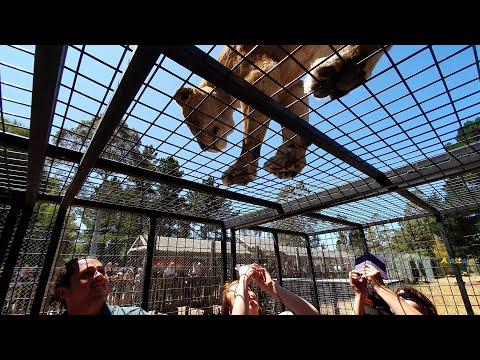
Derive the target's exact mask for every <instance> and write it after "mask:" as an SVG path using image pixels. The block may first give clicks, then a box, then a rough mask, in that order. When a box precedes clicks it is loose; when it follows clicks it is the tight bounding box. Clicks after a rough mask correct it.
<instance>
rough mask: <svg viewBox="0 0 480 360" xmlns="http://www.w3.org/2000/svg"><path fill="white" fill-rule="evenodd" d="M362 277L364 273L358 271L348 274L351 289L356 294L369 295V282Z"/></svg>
mask: <svg viewBox="0 0 480 360" xmlns="http://www.w3.org/2000/svg"><path fill="white" fill-rule="evenodd" d="M362 275H363V274H362V271H358V270H352V271H350V272H349V273H348V279H349V281H350V287H351V288H352V290H353V292H354V293H355V294H367V284H368V281H367V279H365V278H364V277H363V276H362Z"/></svg>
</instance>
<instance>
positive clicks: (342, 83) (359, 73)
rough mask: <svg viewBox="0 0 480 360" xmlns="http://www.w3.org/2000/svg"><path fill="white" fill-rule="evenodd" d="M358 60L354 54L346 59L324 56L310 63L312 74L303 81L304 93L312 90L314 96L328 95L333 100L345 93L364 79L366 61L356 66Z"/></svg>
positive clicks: (322, 96)
mask: <svg viewBox="0 0 480 360" xmlns="http://www.w3.org/2000/svg"><path fill="white" fill-rule="evenodd" d="M360 60H361V59H360V58H359V57H356V56H355V57H352V58H351V59H348V60H346V61H343V60H341V59H340V58H338V57H334V58H332V59H329V60H327V61H325V58H320V59H318V60H317V61H315V63H314V64H313V65H312V68H313V70H311V74H312V75H313V76H311V75H309V76H307V79H306V80H305V82H304V91H305V94H310V93H311V92H312V91H313V96H315V97H316V98H324V97H327V96H330V98H331V99H333V100H334V99H338V98H340V97H342V96H344V95H346V94H347V93H348V92H350V91H351V90H353V89H354V88H356V87H357V86H359V85H360V84H362V83H363V82H364V81H365V78H366V72H365V71H364V67H365V64H366V63H367V62H366V61H364V62H362V63H361V64H359V65H358V66H357V63H358V62H359V61H360ZM319 64H320V65H319ZM317 65H318V66H317Z"/></svg>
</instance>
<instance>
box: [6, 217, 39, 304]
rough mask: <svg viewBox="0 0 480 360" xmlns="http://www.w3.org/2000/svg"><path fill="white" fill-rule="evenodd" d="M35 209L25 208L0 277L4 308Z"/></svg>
mask: <svg viewBox="0 0 480 360" xmlns="http://www.w3.org/2000/svg"><path fill="white" fill-rule="evenodd" d="M32 214H33V208H23V209H22V215H21V216H20V220H19V222H18V225H17V228H16V231H15V234H14V235H13V241H12V244H11V245H10V250H9V252H8V254H7V257H6V260H5V263H4V264H3V272H2V274H1V275H0V306H3V304H4V302H5V298H6V297H7V292H8V287H9V285H10V281H11V279H12V275H13V271H14V270H15V264H16V262H17V258H18V254H19V253H20V249H21V248H22V243H23V240H24V237H25V234H26V232H27V229H28V224H29V223H30V219H31V218H32Z"/></svg>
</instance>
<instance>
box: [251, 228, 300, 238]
mask: <svg viewBox="0 0 480 360" xmlns="http://www.w3.org/2000/svg"><path fill="white" fill-rule="evenodd" d="M249 229H250V230H258V231H264V232H268V233H271V232H274V231H276V232H278V233H281V234H289V235H298V236H305V235H307V234H306V233H304V232H299V231H291V230H284V229H274V228H270V227H266V226H254V227H251V228H249Z"/></svg>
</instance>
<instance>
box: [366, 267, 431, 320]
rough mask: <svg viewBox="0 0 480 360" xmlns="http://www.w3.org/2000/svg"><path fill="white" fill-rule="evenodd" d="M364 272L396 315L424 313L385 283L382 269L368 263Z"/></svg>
mask: <svg viewBox="0 0 480 360" xmlns="http://www.w3.org/2000/svg"><path fill="white" fill-rule="evenodd" d="M364 272H365V276H366V278H367V280H368V283H369V284H370V285H371V286H372V288H373V290H375V292H376V293H377V294H378V295H379V296H380V297H381V298H382V299H383V300H385V302H386V303H387V304H388V306H389V307H390V309H391V310H392V311H393V313H394V314H395V315H422V313H421V312H420V311H418V310H417V309H415V308H414V307H413V306H411V305H410V304H409V303H407V302H406V301H405V300H403V299H402V298H401V297H399V296H398V295H397V294H396V293H395V292H393V291H392V290H390V289H389V288H388V287H387V286H386V285H385V284H384V283H383V280H382V276H381V274H380V271H378V270H377V269H376V268H375V267H373V266H371V265H369V264H366V265H365V270H364Z"/></svg>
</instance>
